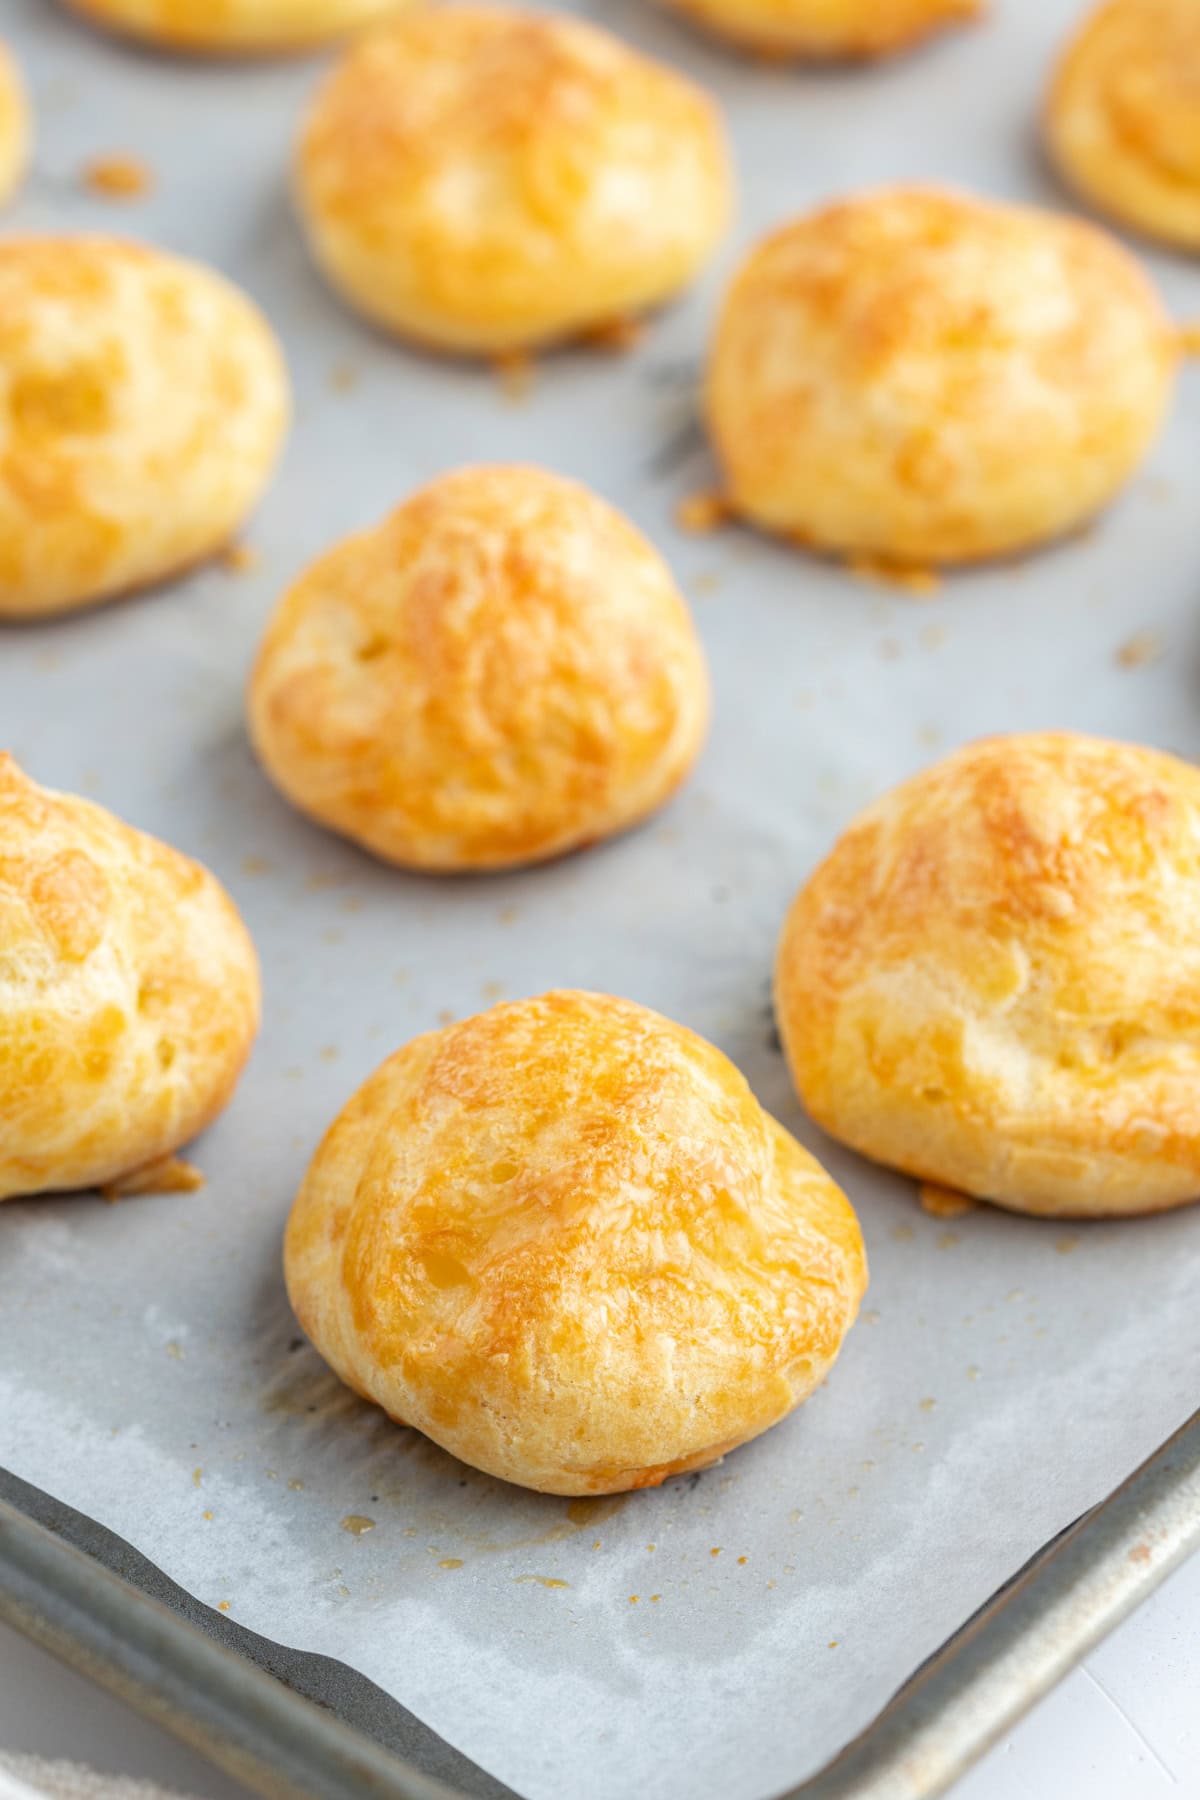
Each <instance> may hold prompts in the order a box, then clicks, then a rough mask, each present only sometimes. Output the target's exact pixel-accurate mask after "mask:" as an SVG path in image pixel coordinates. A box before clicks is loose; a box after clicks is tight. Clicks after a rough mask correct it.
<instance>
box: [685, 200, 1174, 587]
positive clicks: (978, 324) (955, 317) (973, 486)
mask: <svg viewBox="0 0 1200 1800" xmlns="http://www.w3.org/2000/svg"><path fill="white" fill-rule="evenodd" d="M1180 355H1181V339H1180V334H1179V333H1178V332H1177V331H1176V330H1175V329H1173V327H1172V325H1171V322H1170V320H1169V319H1168V318H1167V316H1166V314H1165V312H1164V310H1163V308H1162V306H1161V304H1160V302H1159V300H1158V298H1157V297H1156V295H1155V293H1154V291H1153V289H1152V288H1151V286H1150V283H1149V281H1148V280H1147V278H1146V276H1145V275H1144V274H1143V273H1142V271H1141V269H1140V268H1139V266H1138V264H1137V263H1136V262H1135V261H1134V260H1133V258H1132V257H1131V256H1129V255H1128V254H1127V252H1126V251H1125V250H1123V249H1122V248H1121V246H1120V245H1119V244H1118V243H1116V242H1115V240H1113V239H1112V238H1110V237H1109V236H1108V235H1107V234H1105V233H1103V232H1100V231H1097V230H1096V229H1094V228H1093V227H1092V226H1090V225H1086V224H1084V223H1082V222H1081V221H1080V220H1077V219H1070V218H1066V217H1060V216H1056V215H1054V214H1052V213H1045V212H1040V211H1037V210H1035V209H1034V208H1031V207H1020V206H1006V205H999V204H997V203H995V202H993V201H987V200H979V199H973V198H971V197H970V196H969V195H966V194H957V193H952V192H943V191H940V190H934V189H921V188H894V189H888V190H885V191H882V192H875V193H869V194H864V195H859V196H857V197H855V198H852V199H849V200H845V201H842V202H840V203H838V204H836V205H833V206H829V207H827V208H825V209H824V210H822V211H819V212H816V213H813V214H810V215H809V216H807V217H805V218H801V219H798V220H796V221H795V222H794V223H792V224H790V225H786V226H784V227H783V229H782V230H780V231H777V232H776V233H775V234H774V235H773V236H771V237H769V238H768V239H767V240H766V241H765V243H763V244H761V245H760V246H759V247H758V249H757V250H755V251H754V252H753V253H752V255H751V256H750V258H749V260H748V261H747V262H746V264H745V265H744V266H743V268H742V270H741V273H740V274H739V275H738V276H737V278H736V280H735V281H734V283H733V287H732V289H731V291H730V294H729V296H728V298H727V300H726V302H725V307H724V311H723V313H722V316H721V320H720V325H719V328H718V331H717V335H716V341H715V343H714V346H713V349H712V352H711V355H710V359H709V366H708V377H707V398H706V405H707V413H708V420H709V424H710V427H711V430H712V434H713V438H714V440H715V444H716V449H717V453H718V456H719V458H720V460H721V462H722V464H723V465H724V470H725V476H726V480H727V484H728V490H729V498H730V501H731V503H732V505H733V507H734V508H735V510H736V511H738V512H740V513H741V514H743V515H744V516H745V517H746V518H747V519H749V520H751V521H753V522H754V523H756V524H758V525H761V526H764V527H765V528H766V529H767V530H769V531H774V532H778V533H780V534H782V535H784V536H787V537H791V538H794V539H796V540H797V541H799V542H800V543H802V544H805V545H811V546H813V547H815V548H818V549H821V550H826V551H831V552H834V553H835V554H842V555H847V556H856V555H858V556H868V557H870V556H875V557H880V558H883V559H891V560H893V561H895V562H900V563H910V564H915V565H917V566H920V565H923V564H929V563H933V564H939V563H964V562H974V561H976V560H979V559H981V558H986V557H994V556H999V555H1005V554H1009V553H1013V552H1016V551H1021V550H1026V549H1028V548H1030V547H1031V546H1033V545H1035V544H1038V543H1040V542H1042V541H1043V540H1045V539H1048V538H1053V537H1056V536H1058V535H1060V534H1061V533H1064V532H1068V531H1070V530H1072V529H1074V528H1076V527H1078V526H1079V525H1081V524H1082V523H1083V522H1084V521H1085V520H1086V519H1087V518H1089V517H1090V516H1091V515H1092V514H1093V513H1095V512H1096V511H1097V510H1098V509H1099V508H1101V507H1102V506H1104V505H1105V504H1106V503H1107V502H1108V501H1109V500H1111V499H1112V497H1113V496H1114V494H1115V493H1116V492H1117V490H1118V489H1119V488H1120V487H1121V485H1122V483H1123V482H1124V481H1125V480H1126V478H1127V477H1128V476H1129V474H1130V473H1131V472H1132V471H1133V469H1135V468H1136V467H1137V465H1138V463H1139V462H1140V461H1141V459H1142V457H1143V456H1144V455H1145V453H1146V451H1147V449H1148V448H1149V446H1150V444H1151V443H1152V442H1153V440H1154V437H1155V435H1156V433H1157V432H1158V429H1159V426H1160V425H1161V423H1162V420H1163V416H1164V413H1165V411H1166V408H1167V404H1168V401H1169V399H1170V395H1171V390H1172V385H1173V377H1174V374H1175V372H1176V369H1177V367H1178V363H1179V358H1180Z"/></svg>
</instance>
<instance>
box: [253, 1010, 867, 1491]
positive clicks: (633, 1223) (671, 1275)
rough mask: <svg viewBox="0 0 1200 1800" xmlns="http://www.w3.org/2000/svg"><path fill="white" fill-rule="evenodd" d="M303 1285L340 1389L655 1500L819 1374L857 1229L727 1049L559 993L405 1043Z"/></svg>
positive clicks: (500, 1450)
mask: <svg viewBox="0 0 1200 1800" xmlns="http://www.w3.org/2000/svg"><path fill="white" fill-rule="evenodd" d="M285 1263H286V1273H287V1283H288V1291H289V1294H290V1296H291V1300H292V1304H293V1306H294V1308H295V1310H296V1314H297V1317H298V1318H299V1320H300V1322H301V1324H302V1325H303V1327H304V1329H305V1330H306V1331H307V1332H308V1334H309V1336H310V1337H311V1338H312V1340H313V1342H314V1344H315V1345H316V1347H317V1349H318V1350H319V1351H320V1352H321V1354H322V1355H323V1356H324V1357H325V1358H326V1360H327V1361H328V1362H329V1363H330V1364H331V1365H332V1367H333V1368H334V1369H335V1370H336V1371H337V1373H338V1374H339V1375H340V1376H341V1378H342V1379H343V1380H344V1381H346V1382H347V1383H349V1385H350V1386H351V1387H352V1388H354V1389H355V1390H356V1391H357V1392H358V1393H360V1394H362V1395H364V1396H365V1397H366V1398H368V1399H370V1400H373V1401H375V1402H376V1403H377V1404H378V1405H379V1406H381V1407H383V1409H384V1410H385V1411H386V1412H388V1413H389V1414H390V1415H391V1416H392V1417H393V1418H394V1419H396V1420H397V1421H400V1422H402V1423H404V1424H407V1425H412V1426H415V1427H416V1428H417V1429H418V1430H419V1431H423V1432H424V1433H425V1434H426V1435H427V1436H428V1437H431V1438H433V1439H434V1440H435V1442H437V1443H439V1444H441V1445H442V1446H443V1448H445V1449H447V1450H449V1451H451V1452H452V1453H453V1454H454V1455H455V1456H458V1457H460V1458H461V1459H462V1460H463V1461H464V1462H468V1463H471V1464H473V1465H474V1466H475V1467H476V1468H479V1469H483V1470H485V1471H486V1472H487V1473H489V1474H492V1475H499V1476H502V1477H503V1478H504V1479H505V1480H506V1481H512V1482H516V1483H518V1484H520V1485H521V1486H523V1487H531V1488H539V1489H542V1490H544V1491H546V1492H548V1493H556V1494H604V1493H618V1492H621V1491H623V1490H625V1489H628V1488H640V1487H653V1486H657V1485H658V1483H660V1482H662V1481H665V1480H666V1479H667V1478H668V1476H671V1475H676V1474H680V1473H682V1472H684V1471H687V1470H690V1469H700V1468H703V1467H705V1465H706V1464H708V1463H711V1462H714V1461H716V1460H717V1458H719V1457H721V1456H722V1455H724V1454H725V1452H727V1451H729V1450H732V1449H734V1448H735V1447H736V1446H737V1445H738V1444H742V1443H744V1442H745V1441H746V1440H747V1439H749V1438H752V1437H756V1436H757V1435H758V1433H759V1432H762V1431H765V1430H766V1429H767V1427H768V1426H770V1425H774V1424H775V1423H776V1422H777V1421H778V1420H779V1419H782V1418H783V1417H784V1416H785V1414H787V1413H789V1412H790V1411H791V1410H792V1408H793V1407H794V1406H796V1405H798V1404H799V1402H800V1401H802V1400H803V1399H804V1398H805V1397H806V1396H807V1395H808V1394H809V1393H810V1392H811V1391H812V1389H813V1388H814V1387H815V1386H816V1385H817V1384H818V1383H819V1382H820V1381H822V1380H823V1378H824V1377H825V1375H826V1373H827V1372H828V1370H829V1368H830V1366H831V1364H832V1363H833V1361H834V1359H835V1357H836V1356H837V1354H838V1350H839V1348H840V1346H841V1343H842V1339H843V1337H844V1336H845V1333H846V1331H847V1330H848V1328H849V1326H850V1325H851V1323H852V1322H853V1320H854V1316H855V1314H856V1312H857V1310H858V1305H859V1301H860V1299H861V1296H862V1293H863V1290H864V1288H865V1286H866V1262H865V1259H864V1254H863V1245H862V1238H861V1236H860V1233H859V1229H858V1222H857V1220H856V1219H855V1216H854V1213H853V1211H852V1209H851V1207H850V1204H849V1202H848V1201H847V1200H846V1198H845V1196H844V1195H843V1194H842V1193H841V1192H840V1191H839V1189H838V1188H837V1187H835V1185H834V1183H833V1182H832V1181H831V1180H830V1178H829V1177H828V1175H826V1174H825V1172H824V1170H823V1169H822V1168H821V1167H820V1165H819V1164H818V1163H817V1162H815V1161H814V1159H813V1158H812V1157H811V1156H809V1154H808V1153H807V1151H805V1150H803V1149H801V1147H800V1145H799V1144H798V1143H796V1141H795V1139H794V1138H792V1137H790V1136H789V1135H788V1133H787V1132H786V1131H785V1130H784V1129H783V1127H782V1126H780V1125H778V1124H777V1123H776V1122H775V1120H774V1119H772V1118H770V1117H769V1116H768V1115H767V1114H766V1113H765V1112H764V1111H763V1110H762V1108H761V1106H760V1105H759V1104H758V1102H757V1100H756V1099H755V1098H754V1095H753V1094H752V1093H751V1092H750V1089H749V1088H748V1087H747V1085H746V1082H745V1081H744V1080H743V1078H742V1076H741V1075H740V1074H739V1073H738V1071H737V1070H736V1069H735V1068H734V1067H733V1065H732V1063H730V1062H729V1061H727V1059H726V1058H725V1057H724V1056H722V1055H721V1054H720V1052H719V1051H717V1050H715V1049H714V1048H713V1046H712V1045H711V1044H708V1043H705V1041H704V1040H703V1039H702V1038H699V1037H697V1036H696V1035H695V1034H694V1033H693V1032H691V1031H687V1030H685V1029H684V1028H683V1027H682V1026H680V1025H675V1024H672V1023H671V1022H670V1021H669V1020H668V1019H664V1018H662V1017H661V1016H660V1015H659V1014H657V1013H654V1012H650V1011H649V1010H648V1009H647V1008H646V1007H643V1006H636V1005H634V1004H633V1003H632V1002H630V1001H628V1000H614V999H611V998H609V997H608V996H606V995H603V994H589V993H579V992H569V991H568V992H557V993H549V994H544V995H542V996H541V998H539V999H534V1000H521V1001H516V1002H513V1003H510V1004H505V1005H502V1006H496V1007H494V1008H492V1009H491V1010H490V1011H489V1012H485V1013H481V1014H480V1015H478V1016H477V1017H475V1018H471V1019H466V1020H464V1021H462V1022H461V1023H460V1024H456V1025H450V1026H447V1027H445V1029H443V1030H440V1031H434V1032H430V1033H429V1034H428V1035H427V1036H424V1037H419V1038H416V1039H414V1041H413V1042H412V1043H410V1044H407V1045H406V1046H405V1047H404V1049H402V1050H399V1051H398V1052H397V1053H396V1054H395V1055H394V1056H392V1057H389V1059H388V1060H387V1061H386V1062H385V1063H383V1065H382V1066H381V1067H380V1068H379V1069H377V1070H376V1072H375V1074H374V1075H372V1076H371V1077H370V1079H369V1080H368V1081H367V1082H366V1083H365V1084H364V1085H363V1086H362V1087H361V1088H360V1089H359V1091H358V1093H357V1094H355V1096H354V1097H353V1099H352V1100H351V1101H350V1102H349V1104H348V1105H347V1106H346V1108H345V1109H344V1111H343V1112H342V1113H341V1115H340V1116H339V1117H338V1119H337V1120H335V1122H334V1124H333V1125H332V1126H331V1128H330V1130H329V1131H328V1132H327V1133H326V1136H325V1139H324V1141H323V1143H322V1144H321V1147H320V1149H319V1150H318V1151H317V1154H316V1156H315V1158H314V1159H313V1162H312V1165H311V1167H310V1169H309V1171H308V1174H307V1176H306V1178H305V1181H304V1185H303V1187H302V1189H301V1191H300V1194H299V1196H298V1197H297V1200H296V1203H295V1206H294V1208H293V1211H292V1216H291V1219H290V1222H289V1224H288V1230H287V1239H286V1249H285Z"/></svg>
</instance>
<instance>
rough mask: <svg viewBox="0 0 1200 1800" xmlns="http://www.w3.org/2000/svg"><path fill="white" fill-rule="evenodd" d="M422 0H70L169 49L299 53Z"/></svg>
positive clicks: (97, 18) (99, 20)
mask: <svg viewBox="0 0 1200 1800" xmlns="http://www.w3.org/2000/svg"><path fill="white" fill-rule="evenodd" d="M419 3H420V0H68V4H70V5H71V6H73V7H74V8H75V10H76V11H77V12H80V13H83V14H84V15H85V16H86V17H87V18H89V19H91V20H93V21H94V22H95V23H96V24H97V25H103V26H105V27H106V28H107V29H108V30H111V31H119V32H122V33H124V34H125V35H126V36H127V37H133V38H138V39H140V40H141V41H142V42H143V43H148V44H157V45H160V46H161V47H163V48H164V49H169V50H190V51H199V52H201V53H207V54H213V53H217V54H235V55H252V56H253V55H260V54H262V53H263V52H264V51H270V50H303V49H306V48H308V47H309V46H310V45H313V44H320V43H323V42H325V41H326V40H327V39H329V38H334V37H340V36H342V35H343V34H344V33H346V32H349V31H356V30H359V29H360V28H361V27H362V26H364V25H369V24H371V23H373V22H374V21H375V20H377V19H382V18H383V17H384V16H385V15H386V14H388V13H394V12H399V11H400V10H401V9H402V8H403V7H404V6H406V5H416V4H419Z"/></svg>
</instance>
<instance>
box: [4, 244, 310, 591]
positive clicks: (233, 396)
mask: <svg viewBox="0 0 1200 1800" xmlns="http://www.w3.org/2000/svg"><path fill="white" fill-rule="evenodd" d="M287 415H288V395H287V377H286V373H285V370H284V365H283V358H282V356H281V353H280V350H279V346H278V345H277V343H276V341H275V337H274V335H273V333H272V332H271V330H270V327H269V326H268V325H267V323H266V321H265V320H264V319H263V318H262V316H261V314H260V313H259V312H258V310H257V308H256V307H254V306H253V305H252V304H251V302H250V301H249V300H248V299H247V298H246V297H245V295H243V294H241V293H239V292H238V290H237V289H236V288H234V287H231V286H230V284H229V283H228V282H227V281H225V280H223V279H222V278H221V276H219V275H217V274H214V273H213V272H212V271H211V270H209V269H205V268H201V267H200V266H199V265H197V264H195V263H190V262H182V261H180V260H179V259H178V258H177V257H174V256H167V255H166V254H164V253H163V252H162V251H160V250H152V249H149V248H147V247H145V246H143V245H138V244H131V243H122V242H118V241H117V240H115V239H110V238H101V237H45V238H35V237H14V238H7V239H5V240H3V241H0V617H12V616H17V615H33V614H39V613H56V612H65V611H67V610H69V609H70V608H72V607H77V606H85V605H87V604H89V603H90V602H92V601H96V600H105V599H108V598H110V597H111V596H113V595H116V594H120V593H123V592H125V591H127V590H129V589H132V588H137V587H142V586H145V585H147V584H149V583H151V582H155V581H161V580H162V579H164V578H165V577H166V576H169V575H173V574H176V573H177V572H178V571H179V570H181V569H184V568H186V567H187V566H188V565H190V564H192V563H195V562H198V561H200V560H201V559H203V558H204V557H207V556H210V555H212V554H213V553H214V552H216V551H217V550H219V549H220V548H221V547H222V546H223V545H224V544H225V543H226V542H227V541H228V540H229V538H230V537H231V536H232V535H233V534H234V532H235V531H236V530H237V528H238V527H239V526H240V525H241V524H242V523H243V521H244V520H245V518H246V515H247V514H248V513H249V511H250V510H251V508H252V507H253V505H254V503H255V502H256V501H257V499H258V498H259V495H260V494H261V492H262V490H263V488H264V487H265V485H266V482H267V479H268V477H269V475H270V473H271V470H272V468H273V466H274V463H275V459H276V456H277V454H278V451H279V448H280V444H281V442H282V439H283V434H284V430H285V426H286V423H287Z"/></svg>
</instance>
